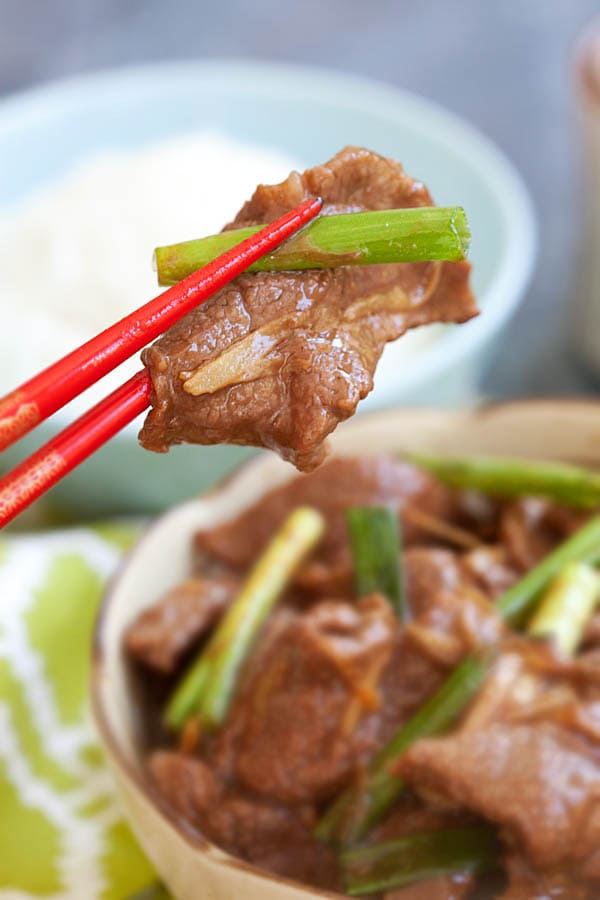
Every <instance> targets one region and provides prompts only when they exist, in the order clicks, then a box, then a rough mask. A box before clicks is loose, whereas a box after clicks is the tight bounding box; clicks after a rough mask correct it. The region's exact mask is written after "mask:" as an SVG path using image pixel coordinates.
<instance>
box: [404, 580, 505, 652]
mask: <svg viewBox="0 0 600 900" xmlns="http://www.w3.org/2000/svg"><path fill="white" fill-rule="evenodd" d="M503 631H504V625H503V622H502V620H501V618H500V616H499V615H498V613H497V611H496V609H495V608H494V606H493V605H492V603H490V601H489V599H488V598H487V597H486V596H485V595H484V594H482V593H481V591H478V590H477V588H474V587H471V586H468V585H461V586H460V587H458V588H456V589H455V590H454V591H446V592H443V593H440V594H438V595H437V597H436V599H435V603H432V604H431V605H430V607H429V608H428V609H427V610H426V611H424V612H423V613H422V614H421V615H420V616H419V617H417V618H416V619H414V620H412V621H411V622H409V624H408V625H407V627H406V634H407V636H408V637H409V639H410V640H411V641H412V642H413V643H414V644H416V645H417V646H418V647H419V649H420V651H421V652H422V653H424V654H426V655H428V656H429V657H430V658H431V659H432V660H436V661H437V662H438V663H440V664H441V665H445V666H453V665H455V664H456V663H458V662H459V660H460V659H461V658H462V657H463V656H464V655H465V654H466V653H468V652H469V651H471V650H475V649H476V648H477V647H481V646H487V645H490V644H495V643H496V642H497V641H499V640H500V638H501V636H502V634H503Z"/></svg>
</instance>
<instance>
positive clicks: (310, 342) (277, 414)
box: [140, 147, 477, 470]
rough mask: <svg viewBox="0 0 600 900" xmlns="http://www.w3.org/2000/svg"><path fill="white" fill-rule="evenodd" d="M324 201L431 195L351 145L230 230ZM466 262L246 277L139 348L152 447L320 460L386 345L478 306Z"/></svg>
mask: <svg viewBox="0 0 600 900" xmlns="http://www.w3.org/2000/svg"><path fill="white" fill-rule="evenodd" d="M315 196H321V197H322V198H323V200H324V209H323V212H324V214H325V215H335V214H339V213H344V212H350V211H352V212H356V211H360V210H369V209H370V210H375V209H393V208H404V207H416V206H430V205H431V204H432V201H431V197H430V195H429V193H428V191H427V189H426V188H425V187H424V186H423V185H422V184H420V183H419V182H417V181H414V180H413V179H412V178H410V177H409V176H408V175H407V174H406V173H405V172H404V170H403V169H402V167H401V166H400V164H399V163H397V162H394V161H393V160H390V159H385V158H384V157H381V156H378V155H377V154H376V153H372V152H370V151H368V150H363V149H359V148H356V147H347V148H346V149H345V150H342V151H341V152H340V153H338V154H337V156H335V157H334V158H333V159H331V160H330V161H329V162H327V163H325V164H324V165H322V166H317V167H315V168H313V169H308V170H307V171H306V172H304V173H303V174H302V175H301V174H298V173H297V172H293V173H292V174H291V175H290V176H289V177H288V178H287V179H286V181H284V182H283V183H281V184H277V185H272V186H266V185H261V186H260V187H258V188H257V189H256V191H255V193H254V196H253V197H252V199H251V200H250V201H249V202H247V203H246V204H245V205H244V206H243V207H242V209H241V211H240V212H239V213H238V215H237V216H236V218H235V220H234V221H233V222H232V223H231V226H230V227H235V228H240V227H245V226H249V225H256V224H262V223H266V222H272V221H273V220H274V219H276V218H277V217H278V216H280V215H281V214H282V213H283V212H284V211H287V210H290V209H292V208H293V207H295V206H297V205H298V204H299V203H300V202H301V201H302V200H304V199H307V198H309V197H315ZM469 271H470V266H469V264H468V263H466V262H455V263H439V262H432V263H403V264H397V265H378V266H356V267H352V266H347V267H342V268H338V269H326V270H321V271H317V270H311V271H305V272H271V273H269V272H263V273H257V274H244V275H242V276H240V277H239V278H237V279H236V280H235V281H234V282H233V283H232V284H230V285H228V286H227V287H225V288H223V289H222V290H221V291H219V292H218V293H217V294H215V295H214V296H213V297H211V298H210V299H209V300H208V302H207V303H205V304H203V305H202V306H200V307H198V309H196V310H194V311H193V312H192V313H190V314H189V315H188V316H186V317H185V318H184V319H182V320H181V321H180V322H179V323H177V324H176V325H174V326H173V327H172V328H171V329H170V330H169V331H168V332H167V333H166V334H165V335H164V336H163V337H162V338H161V339H160V340H159V341H157V342H156V343H155V344H154V345H153V346H152V347H150V348H148V349H146V350H145V351H144V353H143V354H142V359H143V361H144V364H145V365H146V366H147V367H148V369H149V371H150V374H151V376H152V382H153V387H154V390H153V395H152V410H151V412H150V413H149V415H148V417H147V418H146V421H145V423H144V426H143V428H142V431H141V432H140V441H141V443H142V445H143V446H144V447H146V448H147V449H149V450H155V451H158V452H165V451H167V450H168V449H169V447H170V446H172V445H173V444H179V443H183V442H187V443H195V444H216V443H233V444H249V445H253V446H260V447H270V448H271V449H274V450H277V452H278V453H280V455H281V456H282V457H283V458H284V459H287V460H290V461H291V462H293V463H294V464H295V465H296V466H297V467H298V468H300V469H304V470H310V469H313V468H315V467H316V466H317V465H319V464H320V463H321V462H322V461H323V459H324V457H325V454H326V447H325V443H324V442H325V439H326V438H327V435H329V434H330V433H331V432H332V431H333V430H334V428H335V427H336V425H337V424H338V423H339V422H340V421H342V420H343V419H347V418H348V417H349V416H351V415H352V414H353V413H354V411H355V409H356V405H357V403H358V402H359V400H361V399H362V398H363V397H365V396H366V395H367V394H368V393H369V392H370V391H371V389H372V387H373V374H374V371H375V366H376V365H377V362H378V360H379V357H380V356H381V353H382V350H383V347H384V345H385V344H386V343H387V342H388V341H393V340H396V338H398V337H400V335H401V334H403V333H404V332H405V331H406V330H407V329H409V328H414V327H416V326H419V325H424V324H427V323H429V322H465V321H467V320H468V319H470V318H471V317H472V316H474V315H475V314H476V312H477V309H476V304H475V300H474V297H473V295H472V293H471V290H470V287H469Z"/></svg>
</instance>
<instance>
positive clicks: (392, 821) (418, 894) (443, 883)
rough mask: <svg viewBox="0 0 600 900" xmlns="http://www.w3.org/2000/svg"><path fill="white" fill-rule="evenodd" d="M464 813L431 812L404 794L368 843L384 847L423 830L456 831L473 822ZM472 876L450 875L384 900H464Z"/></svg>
mask: <svg viewBox="0 0 600 900" xmlns="http://www.w3.org/2000/svg"><path fill="white" fill-rule="evenodd" d="M473 821H474V820H473V818H472V817H469V816H465V815H464V814H458V815H457V814H456V813H453V812H443V811H440V810H435V809H431V808H430V807H428V806H426V805H425V804H423V803H422V802H420V801H419V800H418V799H417V798H416V797H414V796H411V795H410V794H404V795H402V796H401V797H400V799H399V800H398V801H397V802H396V805H395V807H394V809H393V811H392V812H391V813H390V814H389V815H388V816H387V817H386V819H385V820H384V821H383V822H382V823H381V825H379V826H378V827H377V828H375V829H374V831H373V832H372V834H371V835H370V839H369V843H372V844H383V843H386V842H387V841H394V840H397V839H398V838H402V837H406V836H408V835H411V834H418V833H419V832H423V831H437V830H439V829H440V828H456V827H461V826H464V825H470V824H472V823H473ZM474 883H475V879H474V878H473V876H472V875H469V874H464V875H463V874H461V875H448V876H439V877H437V878H430V879H428V880H426V881H420V882H417V883H416V884H411V885H409V886H407V887H404V888H397V889H396V890H393V891H389V892H388V893H386V894H385V897H384V900H463V898H465V897H467V895H468V894H469V892H470V891H471V890H472V888H473V885H474Z"/></svg>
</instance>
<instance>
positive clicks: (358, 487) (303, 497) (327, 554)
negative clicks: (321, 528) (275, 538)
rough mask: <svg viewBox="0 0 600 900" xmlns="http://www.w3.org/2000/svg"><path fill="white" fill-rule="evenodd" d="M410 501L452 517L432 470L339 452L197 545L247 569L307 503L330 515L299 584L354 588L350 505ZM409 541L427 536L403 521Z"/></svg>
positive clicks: (333, 591) (332, 591)
mask: <svg viewBox="0 0 600 900" xmlns="http://www.w3.org/2000/svg"><path fill="white" fill-rule="evenodd" d="M408 502H410V503H411V504H412V505H413V506H418V507H419V509H422V510H424V511H426V512H428V513H430V514H431V515H434V516H437V517H439V518H451V516H452V513H453V508H454V495H453V493H452V491H450V490H449V489H448V488H446V487H444V486H443V485H441V484H440V483H439V482H438V481H437V480H436V479H435V478H433V477H432V476H431V475H429V474H428V473H427V472H423V471H422V470H420V469H417V468H416V467H415V466H412V465H410V464H408V463H405V462H401V461H399V460H394V459H390V458H388V457H384V456H372V457H350V456H349V457H338V458H335V459H332V460H331V461H330V462H328V463H326V464H325V465H324V466H322V467H321V468H320V469H318V470H317V471H316V472H312V473H311V474H310V475H302V476H299V477H298V478H293V479H292V480H291V481H288V482H287V483H285V484H284V485H282V486H281V487H278V488H275V489H274V490H273V491H270V492H269V493H268V494H266V495H265V496H264V497H262V498H261V499H260V500H259V501H258V503H255V504H254V505H253V506H251V507H250V508H249V509H247V510H246V511H245V512H243V513H242V514H241V515H240V516H238V517H237V518H236V519H233V520H232V521H229V522H225V523H224V524H223V525H219V526H217V527H216V528H211V529H210V530H209V531H201V532H198V534H197V535H196V545H197V547H198V549H200V550H201V551H204V552H205V553H208V554H209V555H210V556H211V557H213V558H217V559H218V560H219V561H221V562H223V563H225V564H226V565H229V566H233V567H234V568H236V569H245V568H247V567H248V566H249V565H251V563H252V561H253V560H254V559H255V558H256V556H257V555H258V554H259V553H260V552H261V550H262V549H263V548H264V547H265V545H266V544H267V542H268V541H269V539H270V538H271V536H272V535H273V533H274V532H275V531H276V530H277V529H278V528H279V526H280V525H281V523H282V522H283V520H284V519H285V517H286V516H287V515H288V514H289V513H290V511H291V510H292V509H295V508H296V507H297V506H300V505H303V504H306V505H308V506H312V507H314V508H315V509H317V510H319V512H320V513H321V514H322V515H323V516H324V517H325V520H326V529H325V533H324V535H323V539H322V541H321V542H320V544H319V546H318V548H317V550H316V551H315V554H314V555H313V556H312V557H311V558H310V560H309V561H308V562H307V563H306V564H305V565H304V566H303V567H302V569H301V570H300V572H299V574H298V576H297V577H296V579H295V581H296V584H297V585H298V586H299V587H301V588H303V589H305V590H307V591H309V592H311V593H317V594H321V595H323V594H326V595H329V596H336V595H337V596H340V595H343V594H349V593H350V592H351V591H352V560H351V556H350V545H349V542H348V534H347V529H346V510H347V509H348V507H351V506H377V505H384V506H390V507H392V508H394V509H397V510H399V513H400V515H401V512H402V508H403V506H404V504H405V503H408ZM402 531H403V543H404V545H405V546H407V545H410V544H411V543H414V542H415V541H422V540H426V535H424V534H423V532H421V531H419V529H418V528H415V527H414V526H411V525H410V524H408V523H406V524H403V528H402Z"/></svg>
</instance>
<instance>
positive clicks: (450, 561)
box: [402, 546, 467, 616]
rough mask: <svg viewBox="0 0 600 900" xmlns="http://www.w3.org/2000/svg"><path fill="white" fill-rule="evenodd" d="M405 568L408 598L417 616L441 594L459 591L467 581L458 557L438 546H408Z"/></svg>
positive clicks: (412, 611)
mask: <svg viewBox="0 0 600 900" xmlns="http://www.w3.org/2000/svg"><path fill="white" fill-rule="evenodd" d="M402 566H403V575H404V580H405V587H406V595H407V598H408V602H409V605H410V610H411V613H412V614H413V615H414V616H418V615H423V614H425V613H426V612H428V611H429V610H430V609H431V607H432V606H434V605H435V603H436V601H437V598H438V597H439V596H440V594H446V593H451V592H452V591H455V590H457V589H458V588H459V587H461V586H462V585H464V584H465V582H466V580H467V579H466V578H465V573H464V571H463V569H462V567H461V561H460V557H459V556H458V554H457V553H454V552H453V551H451V550H443V549H441V548H439V547H420V546H415V547H408V548H407V549H406V550H405V552H404V556H403V559H402Z"/></svg>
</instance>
